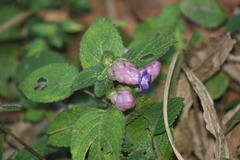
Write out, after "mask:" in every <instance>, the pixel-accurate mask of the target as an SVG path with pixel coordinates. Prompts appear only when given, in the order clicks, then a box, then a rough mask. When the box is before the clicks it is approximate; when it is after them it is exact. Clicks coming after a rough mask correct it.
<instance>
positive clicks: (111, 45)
mask: <svg viewBox="0 0 240 160" xmlns="http://www.w3.org/2000/svg"><path fill="white" fill-rule="evenodd" d="M109 51H111V52H112V53H113V54H114V55H115V56H116V57H120V56H121V55H122V54H123V52H124V51H123V44H122V40H121V37H120V36H119V34H118V32H117V30H116V29H115V28H114V26H113V25H112V24H111V22H110V21H109V20H107V19H105V18H99V19H97V20H96V21H95V22H94V23H93V24H92V25H91V26H90V28H89V29H88V31H87V32H86V33H85V34H84V36H83V38H82V40H81V43H80V60H81V63H82V66H83V68H84V69H85V68H89V67H91V66H95V65H96V64H99V63H100V62H101V58H102V55H103V54H104V53H105V52H109Z"/></svg>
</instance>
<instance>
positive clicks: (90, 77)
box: [73, 65, 103, 91]
mask: <svg viewBox="0 0 240 160" xmlns="http://www.w3.org/2000/svg"><path fill="white" fill-rule="evenodd" d="M102 70H103V67H102V66H101V65H96V66H92V67H90V68H87V69H84V70H83V71H81V72H80V73H79V74H78V78H77V80H76V82H75V84H74V86H73V88H74V90H75V91H76V90H80V89H82V88H86V87H89V86H92V85H94V84H95V83H96V82H97V77H98V75H99V73H100V71H102Z"/></svg>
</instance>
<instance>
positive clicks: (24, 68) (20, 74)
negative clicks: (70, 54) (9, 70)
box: [16, 50, 65, 82]
mask: <svg viewBox="0 0 240 160" xmlns="http://www.w3.org/2000/svg"><path fill="white" fill-rule="evenodd" d="M62 62H65V59H64V58H63V57H62V56H60V55H59V54H58V53H57V52H54V51H51V50H46V51H44V52H41V53H38V54H35V55H33V56H30V57H25V58H24V59H23V60H22V61H21V63H20V64H19V65H18V67H17V71H16V79H17V81H18V82H22V81H23V80H24V79H25V78H27V77H28V76H29V75H31V73H32V72H33V71H35V70H37V69H39V68H41V67H43V66H45V65H49V64H52V63H62Z"/></svg>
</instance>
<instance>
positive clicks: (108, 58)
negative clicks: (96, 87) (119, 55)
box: [102, 51, 115, 67]
mask: <svg viewBox="0 0 240 160" xmlns="http://www.w3.org/2000/svg"><path fill="white" fill-rule="evenodd" d="M114 60H115V57H114V55H113V54H112V52H110V51H107V52H106V53H105V54H104V55H103V57H102V63H103V65H104V67H109V66H111V65H112V63H113V61H114Z"/></svg>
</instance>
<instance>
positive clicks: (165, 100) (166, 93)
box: [163, 50, 184, 160]
mask: <svg viewBox="0 0 240 160" xmlns="http://www.w3.org/2000/svg"><path fill="white" fill-rule="evenodd" d="M181 52H182V50H180V51H177V52H176V53H175V55H174V56H173V59H172V62H171V65H170V67H169V70H168V74H167V79H166V83H165V87H164V95H163V119H164V126H165V129H166V132H167V136H168V139H169V142H170V144H171V146H172V148H173V151H174V153H175V155H176V157H177V159H178V160H184V158H183V157H182V155H181V154H180V152H179V151H178V150H177V148H176V147H175V144H174V142H173V137H172V133H171V131H170V127H169V123H168V112H167V110H168V96H169V89H170V84H171V79H172V75H173V71H174V69H175V65H176V62H177V59H178V56H179V54H180V53H181Z"/></svg>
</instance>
